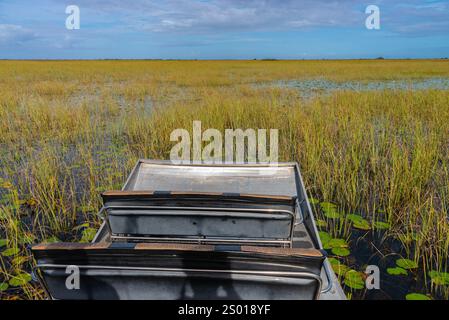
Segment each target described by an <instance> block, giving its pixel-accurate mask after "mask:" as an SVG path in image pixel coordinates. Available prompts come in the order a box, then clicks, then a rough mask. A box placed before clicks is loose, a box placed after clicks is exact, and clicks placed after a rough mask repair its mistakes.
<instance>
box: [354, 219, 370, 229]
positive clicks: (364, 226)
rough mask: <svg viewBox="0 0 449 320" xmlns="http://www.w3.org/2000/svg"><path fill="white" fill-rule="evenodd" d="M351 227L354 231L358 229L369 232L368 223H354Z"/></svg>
mask: <svg viewBox="0 0 449 320" xmlns="http://www.w3.org/2000/svg"><path fill="white" fill-rule="evenodd" d="M352 226H353V227H354V228H356V229H360V230H365V231H367V230H371V225H370V224H369V222H368V221H366V220H365V221H361V222H354V223H353V224H352Z"/></svg>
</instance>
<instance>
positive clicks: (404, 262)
mask: <svg viewBox="0 0 449 320" xmlns="http://www.w3.org/2000/svg"><path fill="white" fill-rule="evenodd" d="M396 265H397V266H398V267H400V268H403V269H406V270H410V269H416V268H418V264H417V263H416V262H415V261H413V260H410V259H398V260H396Z"/></svg>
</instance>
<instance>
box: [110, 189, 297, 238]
mask: <svg viewBox="0 0 449 320" xmlns="http://www.w3.org/2000/svg"><path fill="white" fill-rule="evenodd" d="M102 196H103V202H104V208H105V210H106V213H107V216H106V218H107V221H108V224H109V227H110V230H111V233H112V236H113V238H114V237H116V236H121V237H123V238H135V239H139V240H141V239H142V238H147V239H149V240H155V239H156V240H157V239H163V238H165V239H166V240H172V241H188V242H189V241H190V242H191V241H192V240H194V241H197V240H198V239H199V240H200V241H202V242H204V243H208V242H212V243H214V242H220V241H224V242H234V243H238V242H243V243H245V242H246V243H254V244H258V243H266V244H271V245H276V244H278V245H287V246H289V245H291V238H292V232H293V226H294V222H295V205H296V199H295V198H293V197H286V196H265V195H248V194H222V193H197V192H196V193H194V192H152V191H132V192H130V191H109V192H105V193H103V195H102Z"/></svg>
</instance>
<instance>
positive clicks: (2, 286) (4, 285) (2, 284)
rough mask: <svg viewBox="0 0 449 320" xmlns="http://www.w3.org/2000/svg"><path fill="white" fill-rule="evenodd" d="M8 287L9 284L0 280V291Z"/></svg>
mask: <svg viewBox="0 0 449 320" xmlns="http://www.w3.org/2000/svg"><path fill="white" fill-rule="evenodd" d="M8 288H9V284H8V283H6V282H0V292H2V291H6V290H8Z"/></svg>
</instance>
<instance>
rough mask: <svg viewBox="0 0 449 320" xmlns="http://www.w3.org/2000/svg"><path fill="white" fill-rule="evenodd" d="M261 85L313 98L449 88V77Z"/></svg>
mask: <svg viewBox="0 0 449 320" xmlns="http://www.w3.org/2000/svg"><path fill="white" fill-rule="evenodd" d="M261 86H268V87H278V88H290V89H297V90H298V91H299V92H300V94H301V97H303V98H313V97H316V96H317V95H322V94H332V93H333V92H336V91H357V92H364V91H382V90H410V91H417V90H428V89H435V90H449V79H448V78H427V79H415V80H405V79H398V80H371V81H331V80H327V79H324V78H316V79H302V80H282V81H274V82H270V83H264V84H261Z"/></svg>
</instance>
